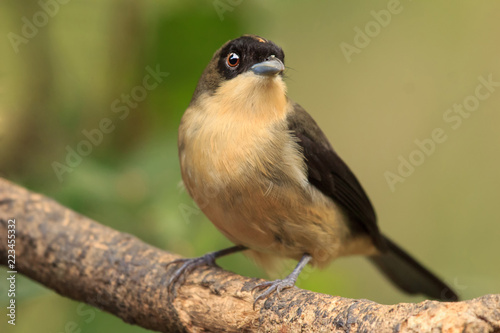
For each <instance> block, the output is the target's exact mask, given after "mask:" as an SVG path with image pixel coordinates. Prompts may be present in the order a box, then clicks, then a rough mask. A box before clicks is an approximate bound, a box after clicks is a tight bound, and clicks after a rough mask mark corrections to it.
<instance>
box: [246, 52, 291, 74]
mask: <svg viewBox="0 0 500 333" xmlns="http://www.w3.org/2000/svg"><path fill="white" fill-rule="evenodd" d="M250 70H251V71H252V72H254V73H255V74H257V75H263V76H274V75H276V74H279V73H281V72H283V71H284V70H285V65H283V63H282V62H281V60H279V59H278V58H276V57H274V56H272V57H271V58H270V59H269V60H266V61H263V62H259V63H258V64H255V65H253V66H252V67H250Z"/></svg>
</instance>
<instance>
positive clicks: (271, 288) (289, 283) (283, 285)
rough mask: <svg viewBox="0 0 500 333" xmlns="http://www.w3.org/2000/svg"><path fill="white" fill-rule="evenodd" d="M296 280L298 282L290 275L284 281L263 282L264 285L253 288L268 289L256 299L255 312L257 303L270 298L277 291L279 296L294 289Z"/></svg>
mask: <svg viewBox="0 0 500 333" xmlns="http://www.w3.org/2000/svg"><path fill="white" fill-rule="evenodd" d="M296 280H297V278H296V277H294V276H290V275H289V276H287V277H286V278H284V279H278V280H274V281H267V282H263V283H260V284H258V285H256V286H255V287H253V288H252V290H254V289H265V288H267V290H266V291H264V292H262V293H261V294H260V295H258V296H257V297H256V298H255V301H254V302H253V308H254V310H255V304H257V302H258V301H259V300H261V299H264V298H266V297H268V296H269V295H271V294H272V293H273V292H275V291H276V292H277V293H278V294H279V293H280V292H281V291H282V290H283V289H287V288H292V287H294V286H295V282H296Z"/></svg>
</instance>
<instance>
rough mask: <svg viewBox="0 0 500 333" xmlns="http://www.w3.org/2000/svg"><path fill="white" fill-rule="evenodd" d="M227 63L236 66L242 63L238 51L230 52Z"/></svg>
mask: <svg viewBox="0 0 500 333" xmlns="http://www.w3.org/2000/svg"><path fill="white" fill-rule="evenodd" d="M226 63H227V65H228V66H229V67H236V66H238V65H239V64H240V56H239V55H238V54H236V53H234V52H233V53H229V54H228V55H227V59H226Z"/></svg>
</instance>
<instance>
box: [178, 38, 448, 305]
mask: <svg viewBox="0 0 500 333" xmlns="http://www.w3.org/2000/svg"><path fill="white" fill-rule="evenodd" d="M284 58H285V54H284V52H283V50H282V49H281V48H280V47H279V46H277V45H276V44H275V43H274V42H272V41H270V40H267V39H265V38H263V37H260V36H257V35H243V36H241V37H239V38H236V39H233V40H230V41H228V42H226V43H225V44H224V45H222V47H221V48H220V49H218V50H217V51H216V52H215V53H214V55H213V57H212V59H211V60H210V62H209V64H208V66H207V67H206V68H205V70H204V72H203V74H202V75H201V78H200V79H199V81H198V84H197V86H196V89H195V90H194V93H193V96H192V99H191V101H190V103H189V106H188V107H187V109H186V110H185V112H184V114H183V116H182V119H181V122H180V125H179V131H178V154H179V161H180V170H181V174H182V180H183V184H184V187H185V188H186V190H187V192H188V193H189V195H190V196H191V197H192V198H193V200H194V201H195V203H196V204H197V205H198V207H199V208H200V209H201V210H202V211H203V213H204V214H205V215H206V216H207V217H208V219H209V220H210V221H211V222H212V223H213V224H214V225H215V227H216V228H217V229H218V230H219V231H220V232H221V233H222V234H223V235H224V236H225V237H227V238H228V239H229V240H230V241H231V242H232V243H233V244H234V246H232V247H229V248H227V249H223V250H219V251H214V252H210V253H207V254H205V255H203V256H200V257H197V258H188V259H185V258H184V259H178V260H175V261H173V262H171V263H172V264H176V265H177V269H176V271H175V272H174V274H172V276H171V278H170V280H169V281H168V285H169V286H174V285H175V284H176V283H178V282H179V281H181V278H182V277H183V276H184V275H185V274H189V273H190V272H191V271H193V270H194V269H195V268H196V267H198V266H202V265H214V266H216V265H217V264H216V259H217V258H220V257H222V256H226V255H229V254H232V253H236V252H240V251H244V253H245V254H247V255H248V256H250V257H252V258H254V259H255V260H256V261H257V263H259V264H261V265H263V266H264V267H265V268H267V269H270V270H272V268H274V267H276V265H278V262H279V261H281V260H282V259H294V260H297V261H298V264H297V266H296V267H295V269H293V271H292V272H291V273H290V274H289V275H288V276H286V277H285V278H283V279H277V280H274V281H266V282H263V283H259V284H257V285H256V286H255V288H254V289H255V290H258V291H259V293H258V294H257V295H256V296H255V300H254V307H255V304H256V303H257V302H258V301H259V300H264V299H266V298H267V297H269V296H270V295H271V294H272V293H274V292H276V293H278V294H279V293H280V292H281V291H282V290H284V289H287V288H291V287H294V286H295V283H296V281H297V278H298V276H299V274H300V272H301V271H302V269H303V268H304V267H305V266H306V265H307V264H310V265H312V266H314V267H319V268H324V267H326V266H327V265H328V264H329V263H330V262H332V261H333V260H334V259H336V258H339V257H343V256H350V255H362V256H366V257H367V258H368V259H369V260H370V261H371V262H372V263H373V264H374V265H375V267H377V268H378V270H379V271H380V272H382V274H383V275H385V276H386V277H387V278H388V279H389V280H390V281H392V282H393V283H394V284H395V285H396V286H397V287H399V288H400V289H402V290H403V291H405V292H407V293H409V294H423V295H426V296H428V297H430V298H432V299H438V300H444V301H456V300H458V295H457V294H456V293H455V292H454V291H453V290H452V289H451V288H450V287H449V286H447V285H446V284H445V283H444V282H442V280H440V279H439V278H438V277H437V276H436V275H434V274H433V273H431V272H430V271H429V270H428V269H426V268H425V267H424V266H422V265H421V264H420V263H418V262H417V261H416V260H415V259H413V258H412V257H411V256H410V255H409V254H407V252H405V251H404V250H403V249H402V248H401V247H399V246H398V245H397V244H396V243H394V242H393V241H392V240H390V239H389V238H388V237H387V236H385V235H384V234H383V233H382V232H381V231H380V229H379V226H378V224H377V217H376V214H375V210H374V208H373V206H372V204H371V202H370V199H369V198H368V195H367V194H366V192H365V190H364V189H363V187H362V186H361V184H360V182H359V181H358V179H357V178H356V176H355V175H354V173H353V172H352V171H351V169H350V168H349V167H348V166H347V164H346V163H345V162H344V161H343V160H342V159H341V158H340V156H339V155H338V154H337V153H336V151H335V150H334V149H333V148H332V145H331V144H330V142H329V141H328V139H327V137H326V135H325V134H324V133H323V131H322V130H321V129H320V127H319V126H318V124H317V123H316V121H315V120H314V119H313V118H312V117H311V115H309V113H307V112H306V110H304V108H302V107H301V106H300V105H299V104H297V103H296V102H294V101H293V100H292V99H290V98H289V97H288V95H287V88H286V84H285V82H284V79H283V78H284V71H285V65H284ZM326 109H328V107H326Z"/></svg>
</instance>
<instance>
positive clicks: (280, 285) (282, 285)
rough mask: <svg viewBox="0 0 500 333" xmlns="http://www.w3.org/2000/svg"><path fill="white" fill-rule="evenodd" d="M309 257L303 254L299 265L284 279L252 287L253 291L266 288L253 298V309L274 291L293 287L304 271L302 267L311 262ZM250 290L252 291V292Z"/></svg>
mask: <svg viewBox="0 0 500 333" xmlns="http://www.w3.org/2000/svg"><path fill="white" fill-rule="evenodd" d="M311 258H312V257H311V256H310V255H309V254H307V253H306V254H304V255H303V256H302V258H301V259H300V261H299V263H298V264H297V266H296V267H295V269H294V270H293V271H292V272H291V273H290V274H289V275H288V276H287V277H286V278H284V279H282V280H281V279H278V280H275V281H268V282H264V283H260V284H258V285H256V286H255V287H253V289H264V288H267V290H266V291H264V292H262V293H261V294H260V295H259V296H257V297H256V298H255V301H254V302H253V307H254V309H255V304H256V303H257V301H258V300H260V299H263V298H266V297H267V296H269V295H270V294H271V293H272V292H274V291H276V292H277V293H279V292H280V291H282V290H283V289H286V288H291V287H293V286H295V282H296V281H297V278H298V277H299V274H300V272H301V271H302V270H303V269H304V267H305V266H306V265H307V263H308V262H309V261H310V260H311ZM253 289H252V290H253Z"/></svg>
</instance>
